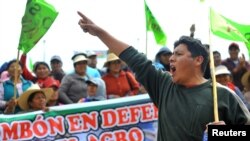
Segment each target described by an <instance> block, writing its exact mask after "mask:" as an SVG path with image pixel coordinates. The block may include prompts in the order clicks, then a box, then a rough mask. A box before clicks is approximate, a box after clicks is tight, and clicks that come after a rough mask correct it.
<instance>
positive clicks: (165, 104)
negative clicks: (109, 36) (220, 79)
mask: <svg viewBox="0 0 250 141" xmlns="http://www.w3.org/2000/svg"><path fill="white" fill-rule="evenodd" d="M119 57H120V58H121V59H122V60H123V61H125V62H126V63H127V64H128V66H129V67H130V68H131V69H132V71H133V72H135V74H136V78H137V80H138V81H139V82H140V83H141V84H142V85H143V86H144V87H145V88H146V90H147V91H148V94H149V95H150V97H151V99H152V101H153V102H154V104H155V105H156V106H157V107H158V111H159V113H158V114H159V116H158V135H157V140H158V141H201V140H202V135H203V131H204V130H205V129H206V124H208V123H209V122H212V121H214V112H213V107H214V106H213V95H212V84H211V81H207V82H205V83H203V84H200V85H198V86H194V87H191V88H186V87H184V86H181V85H178V84H176V83H174V82H173V81H172V77H171V76H170V74H168V73H165V72H162V71H160V70H156V69H155V67H154V66H152V62H151V61H150V60H148V59H147V58H146V56H145V55H143V54H141V53H138V51H136V50H135V49H134V48H132V47H129V48H127V49H126V50H124V51H123V52H122V53H121V54H120V56H119ZM191 77H192V76H191ZM217 95H218V113H219V119H220V120H223V121H225V123H226V124H229V125H230V124H231V125H234V124H250V113H249V111H248V110H247V108H246V106H245V105H244V104H243V102H242V101H241V100H240V98H239V97H238V96H237V95H236V94H234V93H231V92H230V91H229V90H228V89H226V88H225V87H220V86H217Z"/></svg>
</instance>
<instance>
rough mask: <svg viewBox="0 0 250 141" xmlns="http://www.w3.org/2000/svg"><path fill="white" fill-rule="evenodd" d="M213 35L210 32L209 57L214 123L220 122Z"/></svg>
mask: <svg viewBox="0 0 250 141" xmlns="http://www.w3.org/2000/svg"><path fill="white" fill-rule="evenodd" d="M210 35H211V33H210V30H209V44H210V48H209V57H210V72H211V77H212V86H213V103H214V121H215V122H218V121H219V114H218V99H217V87H216V86H217V82H216V78H215V70H214V68H215V67H214V55H213V53H212V49H211V36H210Z"/></svg>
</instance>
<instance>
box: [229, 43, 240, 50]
mask: <svg viewBox="0 0 250 141" xmlns="http://www.w3.org/2000/svg"><path fill="white" fill-rule="evenodd" d="M228 49H229V50H232V49H238V50H240V48H239V45H238V44H236V43H231V44H230V45H229V48H228Z"/></svg>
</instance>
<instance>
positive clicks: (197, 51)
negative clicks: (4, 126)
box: [174, 36, 209, 73]
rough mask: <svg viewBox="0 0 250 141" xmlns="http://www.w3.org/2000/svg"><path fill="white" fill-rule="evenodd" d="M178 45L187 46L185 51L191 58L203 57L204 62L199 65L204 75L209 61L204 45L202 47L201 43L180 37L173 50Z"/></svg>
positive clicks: (190, 38)
mask: <svg viewBox="0 0 250 141" xmlns="http://www.w3.org/2000/svg"><path fill="white" fill-rule="evenodd" d="M180 44H185V45H187V49H188V51H190V52H191V55H192V57H197V56H202V57H203V59H204V60H203V62H202V64H201V71H202V72H203V73H204V72H205V70H206V67H207V63H208V61H209V55H208V52H207V50H206V48H205V47H204V45H202V43H201V41H200V40H199V39H195V38H192V37H189V36H181V37H180V39H179V40H177V41H176V42H175V43H174V48H176V47H177V46H178V45H180Z"/></svg>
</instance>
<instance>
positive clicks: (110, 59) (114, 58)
mask: <svg viewBox="0 0 250 141" xmlns="http://www.w3.org/2000/svg"><path fill="white" fill-rule="evenodd" d="M115 60H120V58H119V57H117V56H116V55H115V54H114V53H109V54H108V56H107V61H106V62H105V63H104V66H107V64H108V62H112V61H115Z"/></svg>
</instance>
